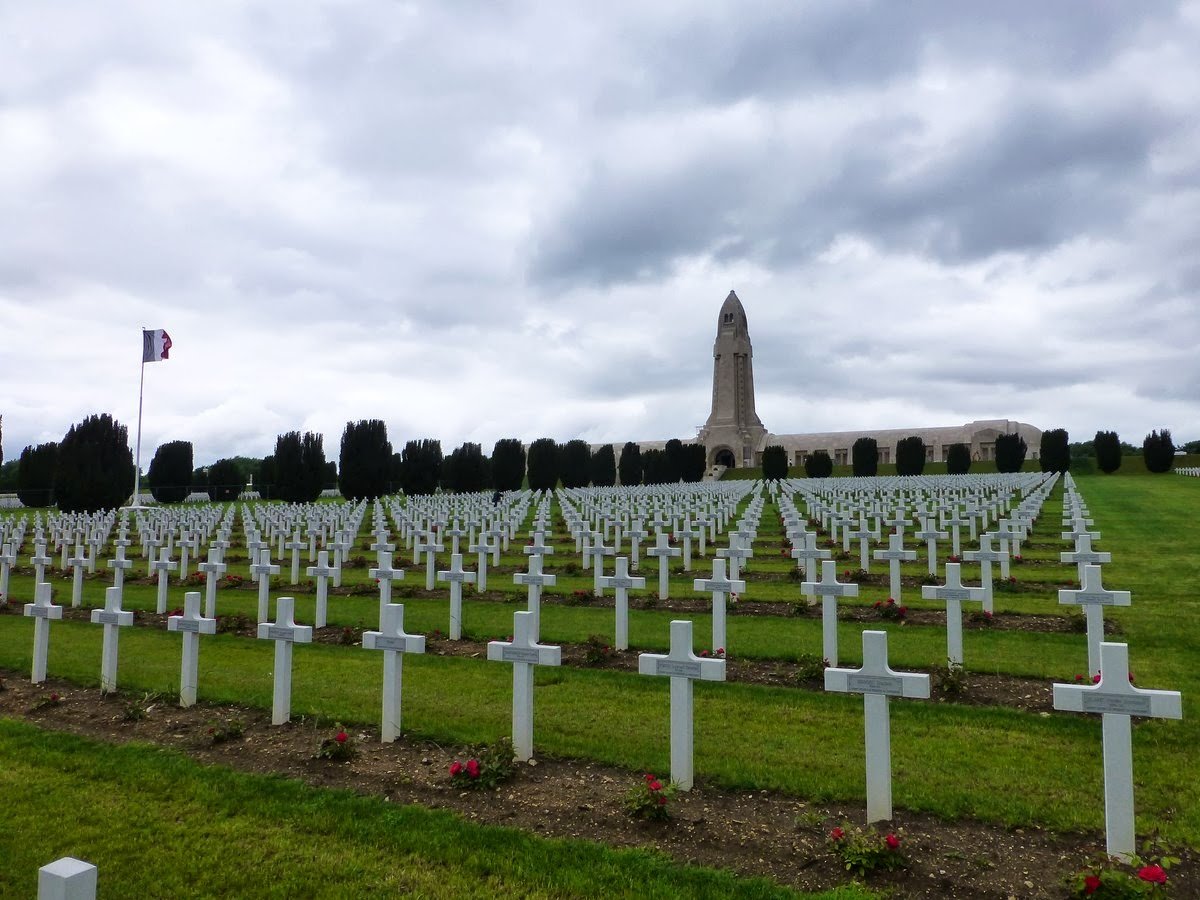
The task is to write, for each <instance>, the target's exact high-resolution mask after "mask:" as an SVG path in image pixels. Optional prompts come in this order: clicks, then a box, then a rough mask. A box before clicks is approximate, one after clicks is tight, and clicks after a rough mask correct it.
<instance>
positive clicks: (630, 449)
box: [617, 441, 702, 485]
mask: <svg viewBox="0 0 1200 900" xmlns="http://www.w3.org/2000/svg"><path fill="white" fill-rule="evenodd" d="M701 446H702V445H701ZM617 474H618V475H619V476H620V478H621V484H625V485H632V484H641V483H642V448H641V447H639V446H638V445H637V444H635V443H634V442H633V441H628V442H627V443H626V444H625V446H624V447H622V448H621V461H620V463H618V464H617Z"/></svg>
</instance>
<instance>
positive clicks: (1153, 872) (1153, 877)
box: [1137, 863, 1167, 884]
mask: <svg viewBox="0 0 1200 900" xmlns="http://www.w3.org/2000/svg"><path fill="white" fill-rule="evenodd" d="M1137 876H1138V878H1140V879H1142V881H1151V882H1154V883H1155V884H1166V883H1167V873H1166V872H1164V871H1163V867H1162V866H1160V865H1159V864H1158V863H1155V864H1154V865H1152V866H1142V867H1141V868H1140V869H1138V873H1137Z"/></svg>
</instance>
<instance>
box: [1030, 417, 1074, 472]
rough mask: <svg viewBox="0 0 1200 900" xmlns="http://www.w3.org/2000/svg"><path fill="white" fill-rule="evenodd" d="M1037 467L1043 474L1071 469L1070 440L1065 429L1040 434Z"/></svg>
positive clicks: (1053, 429)
mask: <svg viewBox="0 0 1200 900" xmlns="http://www.w3.org/2000/svg"><path fill="white" fill-rule="evenodd" d="M1038 465H1039V466H1041V469H1042V471H1043V472H1065V471H1067V470H1068V469H1069V468H1071V446H1070V438H1069V436H1068V435H1067V429H1065V428H1051V429H1050V430H1049V431H1043V432H1042V440H1041V444H1040V445H1039V447H1038Z"/></svg>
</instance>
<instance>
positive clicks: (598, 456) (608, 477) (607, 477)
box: [591, 444, 617, 487]
mask: <svg viewBox="0 0 1200 900" xmlns="http://www.w3.org/2000/svg"><path fill="white" fill-rule="evenodd" d="M591 474H592V485H593V486H595V487H612V486H613V485H614V484H616V483H617V454H616V453H615V452H613V447H612V444H603V445H601V447H600V449H599V450H597V451H596V452H595V453H593V454H592V469H591Z"/></svg>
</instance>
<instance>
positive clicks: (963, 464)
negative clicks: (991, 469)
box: [946, 444, 971, 475]
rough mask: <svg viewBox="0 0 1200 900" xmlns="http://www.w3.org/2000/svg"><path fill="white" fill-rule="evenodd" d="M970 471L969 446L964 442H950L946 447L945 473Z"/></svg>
mask: <svg viewBox="0 0 1200 900" xmlns="http://www.w3.org/2000/svg"><path fill="white" fill-rule="evenodd" d="M970 471H971V448H970V447H968V446H967V445H966V444H951V445H950V446H949V447H948V448H947V449H946V473H947V474H949V475H966V474H967V473H968V472H970Z"/></svg>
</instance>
